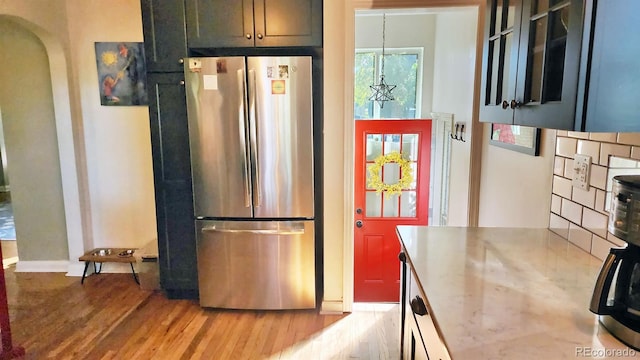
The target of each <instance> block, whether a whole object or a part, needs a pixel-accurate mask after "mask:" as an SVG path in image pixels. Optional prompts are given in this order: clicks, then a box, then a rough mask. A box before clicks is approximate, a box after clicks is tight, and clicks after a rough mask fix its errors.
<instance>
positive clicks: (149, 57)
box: [140, 0, 187, 72]
mask: <svg viewBox="0 0 640 360" xmlns="http://www.w3.org/2000/svg"><path fill="white" fill-rule="evenodd" d="M140 4H141V6H142V31H143V33H144V52H145V58H146V62H147V71H150V72H181V71H182V59H183V58H184V57H186V56H187V34H186V25H185V12H184V1H178V0H169V1H168V0H141V2H140Z"/></svg>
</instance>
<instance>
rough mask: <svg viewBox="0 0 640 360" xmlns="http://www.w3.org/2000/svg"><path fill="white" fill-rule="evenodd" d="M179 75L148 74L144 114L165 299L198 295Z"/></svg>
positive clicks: (187, 148)
mask: <svg viewBox="0 0 640 360" xmlns="http://www.w3.org/2000/svg"><path fill="white" fill-rule="evenodd" d="M183 79H184V76H183V74H182V73H164V74H163V73H150V74H148V79H147V84H148V86H149V99H150V101H149V118H150V128H151V144H152V155H153V178H154V186H155V200H156V222H157V230H158V262H159V268H160V282H161V285H162V288H163V289H164V290H165V291H166V292H167V295H168V296H169V297H176V298H183V297H187V298H194V297H196V296H197V293H198V273H197V267H196V261H195V259H196V239H195V224H194V219H193V195H192V188H191V162H190V158H189V154H190V152H189V129H188V126H187V108H186V100H185V87H184V82H183Z"/></svg>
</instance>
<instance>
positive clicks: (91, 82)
mask: <svg viewBox="0 0 640 360" xmlns="http://www.w3.org/2000/svg"><path fill="white" fill-rule="evenodd" d="M68 18H69V20H70V21H69V34H70V42H71V56H72V58H73V60H74V67H75V68H76V69H77V70H76V71H75V72H74V76H77V81H78V86H79V89H80V93H81V94H82V95H81V97H80V105H81V108H82V118H83V119H84V121H83V123H84V133H83V135H84V144H85V147H86V156H87V172H88V181H89V194H90V199H91V216H92V218H91V223H92V227H93V246H94V247H135V246H142V245H144V244H145V243H146V242H148V241H150V240H152V239H154V238H155V237H156V223H155V202H154V201H155V200H154V193H153V171H152V165H151V138H150V131H149V108H148V107H147V106H101V105H100V96H99V92H98V83H99V81H98V74H97V70H96V55H95V44H94V43H95V42H142V41H143V37H142V15H141V10H140V2H139V1H136V0H119V1H109V2H105V1H86V0H68ZM114 19H117V21H114Z"/></svg>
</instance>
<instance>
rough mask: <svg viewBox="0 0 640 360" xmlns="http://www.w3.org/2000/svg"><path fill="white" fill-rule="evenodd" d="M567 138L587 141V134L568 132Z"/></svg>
mask: <svg viewBox="0 0 640 360" xmlns="http://www.w3.org/2000/svg"><path fill="white" fill-rule="evenodd" d="M567 136H568V137H572V138H578V139H588V138H589V133H586V132H577V131H569V132H568V133H567Z"/></svg>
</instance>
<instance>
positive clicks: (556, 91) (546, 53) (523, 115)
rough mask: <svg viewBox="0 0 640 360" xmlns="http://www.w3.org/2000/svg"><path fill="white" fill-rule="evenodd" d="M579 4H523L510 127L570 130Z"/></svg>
mask: <svg viewBox="0 0 640 360" xmlns="http://www.w3.org/2000/svg"><path fill="white" fill-rule="evenodd" d="M582 3H583V1H582V0H525V1H523V3H522V25H521V33H520V49H519V54H518V75H517V79H518V80H517V90H516V98H515V103H514V105H515V106H514V107H515V108H516V111H515V112H514V123H516V124H519V125H529V126H536V127H553V128H565V129H573V128H574V121H575V120H574V119H575V108H576V93H577V89H578V71H579V61H580V45H581V38H582V7H583V5H582Z"/></svg>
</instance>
